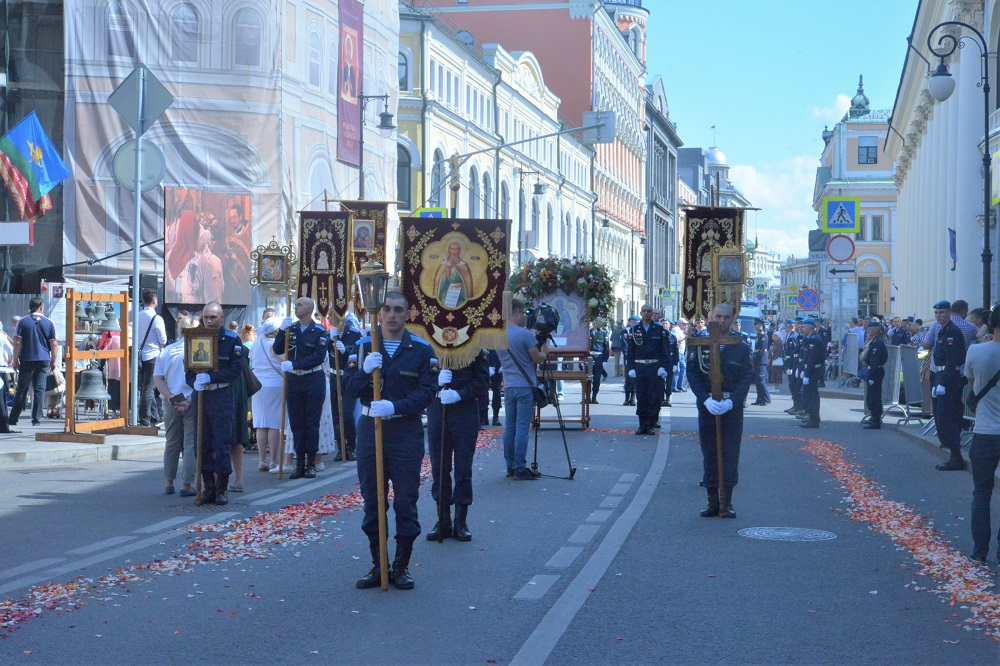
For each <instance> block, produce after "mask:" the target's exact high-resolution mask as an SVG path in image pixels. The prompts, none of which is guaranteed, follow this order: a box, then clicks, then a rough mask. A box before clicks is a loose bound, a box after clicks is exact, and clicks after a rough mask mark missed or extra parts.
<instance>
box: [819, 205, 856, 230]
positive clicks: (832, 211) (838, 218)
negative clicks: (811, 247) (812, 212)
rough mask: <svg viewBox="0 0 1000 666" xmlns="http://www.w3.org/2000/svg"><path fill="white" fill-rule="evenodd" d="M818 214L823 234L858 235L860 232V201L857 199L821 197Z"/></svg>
mask: <svg viewBox="0 0 1000 666" xmlns="http://www.w3.org/2000/svg"><path fill="white" fill-rule="evenodd" d="M820 212H821V213H822V215H823V225H822V228H823V232H824V233H828V234H830V233H844V232H847V233H855V234H856V233H858V232H859V231H861V216H860V213H861V199H860V198H859V197H823V202H822V206H821V207H820Z"/></svg>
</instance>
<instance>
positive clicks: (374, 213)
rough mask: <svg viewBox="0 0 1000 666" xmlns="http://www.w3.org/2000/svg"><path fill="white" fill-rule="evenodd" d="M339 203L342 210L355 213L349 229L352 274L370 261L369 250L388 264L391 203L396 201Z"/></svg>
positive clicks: (380, 260)
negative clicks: (386, 254)
mask: <svg viewBox="0 0 1000 666" xmlns="http://www.w3.org/2000/svg"><path fill="white" fill-rule="evenodd" d="M337 203H339V204H340V207H341V209H342V210H346V211H351V212H353V213H354V224H353V225H352V228H351V229H349V231H350V234H351V242H350V245H349V247H348V250H349V251H350V255H349V256H350V258H351V259H350V263H351V266H352V268H351V271H352V275H353V274H354V273H356V272H358V271H360V270H361V266H362V265H363V264H364V263H365V262H366V261H368V252H369V250H374V252H375V259H376V261H379V262H380V263H381V264H382V265H383V266H386V265H387V264H386V263H385V244H386V238H387V236H388V228H389V223H388V216H389V204H394V203H396V202H395V201H351V200H341V201H338V202H337Z"/></svg>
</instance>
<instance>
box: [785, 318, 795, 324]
mask: <svg viewBox="0 0 1000 666" xmlns="http://www.w3.org/2000/svg"><path fill="white" fill-rule="evenodd" d="M785 323H786V324H794V323H795V321H794V320H792V319H786V320H785Z"/></svg>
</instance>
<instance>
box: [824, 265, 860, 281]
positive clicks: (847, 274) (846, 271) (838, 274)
mask: <svg viewBox="0 0 1000 666" xmlns="http://www.w3.org/2000/svg"><path fill="white" fill-rule="evenodd" d="M830 275H832V276H833V277H835V278H841V279H843V278H852V277H854V276H855V275H857V271H855V269H854V266H851V267H850V268H831V269H830Z"/></svg>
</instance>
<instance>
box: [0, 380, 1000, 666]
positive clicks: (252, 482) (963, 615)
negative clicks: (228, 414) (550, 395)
mask: <svg viewBox="0 0 1000 666" xmlns="http://www.w3.org/2000/svg"><path fill="white" fill-rule="evenodd" d="M578 391H579V389H576V392H574V391H573V388H572V387H570V388H569V390H568V395H567V400H574V399H576V400H578V399H579V392H578ZM600 399H601V404H599V405H594V406H593V411H594V414H595V418H594V423H593V425H594V426H595V429H594V430H591V431H589V432H587V433H580V432H579V431H576V430H573V431H571V432H570V433H569V435H568V436H569V448H570V453H571V456H572V459H573V464H574V465H575V466H576V468H577V472H576V474H575V478H574V479H573V480H566V479H563V478H553V477H562V476H566V475H567V474H568V465H567V461H566V457H565V453H564V450H563V445H562V440H561V438H560V436H559V432H558V431H556V430H546V431H544V432H543V433H542V434H541V436H540V438H539V453H538V460H539V469H540V470H541V471H542V472H544V473H546V474H550V475H552V476H551V477H546V478H543V479H540V480H537V481H521V482H518V481H511V480H508V479H506V478H505V477H504V462H503V455H502V451H501V449H500V445H499V440H498V439H497V438H498V436H499V434H500V429H492V430H490V431H487V432H486V433H485V434H484V436H483V437H482V438H481V449H480V451H479V454H478V457H477V461H476V471H475V478H474V483H475V493H476V501H475V504H474V505H473V507H472V510H471V511H470V527H471V529H472V532H473V535H474V538H473V541H472V542H471V543H458V542H456V541H454V540H447V541H446V542H445V543H443V544H437V543H429V542H427V541H424V540H423V539H422V538H421V540H420V541H418V543H417V545H416V548H415V552H414V557H413V561H412V563H411V573H412V574H413V576H414V578H415V579H416V589H415V590H413V591H411V592H403V591H398V590H395V589H390V590H389V591H388V592H385V593H383V592H381V591H379V590H377V589H376V590H366V591H360V590H356V589H355V588H354V581H355V579H356V578H358V577H359V576H360V575H361V574H363V573H365V572H366V571H367V569H368V567H369V566H370V565H369V563H368V553H367V544H366V542H365V539H364V537H363V535H362V533H361V530H360V520H361V514H360V511H358V510H357V507H358V501H359V499H358V497H357V495H356V492H355V491H356V487H357V484H356V481H357V479H356V476H355V473H354V466H353V464H347V465H341V464H337V463H332V464H329V465H328V467H327V470H326V471H325V472H322V473H321V474H320V477H319V478H318V479H316V480H311V481H310V480H299V481H288V480H283V481H278V480H277V478H276V476H277V475H273V474H262V473H258V472H257V471H256V469H255V468H256V458H255V457H253V456H248V458H247V465H246V468H247V470H248V471H247V473H246V480H245V485H246V492H245V493H242V494H238V493H234V494H232V495H231V498H232V500H233V501H232V502H231V503H230V504H229V506H227V507H220V508H215V507H194V506H193V505H192V503H191V502H190V500H189V499H186V498H185V499H181V498H180V497H178V496H177V495H173V496H166V495H163V494H162V485H163V481H162V472H161V467H162V465H161V461H160V460H159V459H158V457H157V456H156V455H153V454H150V453H148V452H147V453H146V454H145V455H144V457H142V458H141V459H137V460H106V461H100V462H93V463H69V464H60V465H49V466H45V467H32V466H27V465H20V466H11V467H8V468H6V469H4V470H2V471H0V483H2V487H3V488H4V490H5V492H4V493H3V497H2V498H0V521H2V527H3V534H4V535H6V538H4V539H3V540H2V541H0V598H6V599H7V600H8V601H7V602H5V603H4V606H3V608H2V609H0V618H2V621H3V622H4V623H5V625H6V626H7V627H8V633H6V634H5V635H4V639H5V640H4V642H3V643H2V646H3V649H2V650H0V663H25V664H29V663H30V664H96V663H163V662H167V663H176V662H195V661H198V662H204V663H213V664H230V663H231V664H246V663H317V664H318V663H352V664H353V663H358V664H380V663H397V664H441V663H455V664H475V663H478V664H482V663H500V664H503V663H521V664H532V663H543V662H544V663H548V664H581V663H588V664H589V663H595V664H603V663H644V664H647V663H648V664H651V663H670V664H694V663H698V664H703V663H720V664H721V663H850V664H856V663H886V662H891V663H906V664H942V663H956V664H957V663H963V664H964V663H995V662H996V660H997V658H998V656H1000V642H998V640H997V638H1000V636H997V637H994V638H991V637H990V636H988V635H987V633H986V632H987V631H988V630H989V628H988V625H989V624H990V623H992V631H994V632H997V631H1000V596H998V595H997V594H996V590H995V588H993V587H990V586H991V585H993V584H995V582H996V574H997V566H996V564H995V553H996V551H995V548H994V551H993V552H992V553H991V557H990V559H991V563H992V564H991V566H990V567H989V568H988V569H987V568H981V567H976V566H973V565H972V564H971V563H970V562H969V561H968V560H966V559H965V558H964V557H962V556H961V554H962V553H964V552H967V551H968V549H969V547H970V545H971V538H970V536H969V529H968V519H969V504H970V497H971V490H972V482H971V476H970V475H969V474H968V473H950V474H944V473H941V472H938V471H936V470H935V469H934V464H935V463H937V462H939V461H940V460H941V459H943V457H944V456H943V455H942V454H940V453H939V452H938V450H937V449H936V448H934V447H932V446H928V445H926V444H920V443H918V442H916V441H915V440H914V439H913V438H912V437H907V436H904V435H902V434H900V433H898V432H897V430H896V428H895V427H894V426H892V427H888V428H886V429H883V430H881V431H866V430H862V429H861V428H860V426H859V425H858V424H857V421H858V420H859V419H860V416H861V409H862V403H861V402H860V401H858V400H854V399H827V400H825V401H824V403H823V418H824V419H825V421H824V424H823V426H822V427H821V428H820V429H819V430H802V429H800V428H798V427H796V425H795V423H794V419H792V418H791V417H788V416H786V415H785V414H782V413H781V410H782V409H784V408H786V407H787V406H788V404H789V402H788V396H787V393H781V394H778V395H776V396H775V401H774V402H773V403H772V404H771V405H770V406H769V407H764V408H759V407H751V408H750V409H749V410H748V417H747V420H746V435H747V436H746V438H745V440H744V445H743V452H742V460H741V478H740V485H739V486H738V487H737V489H736V493H735V495H734V504H735V506H736V509H737V511H738V512H739V516H738V518H737V519H736V520H732V521H724V520H719V519H703V518H700V517H699V516H698V515H697V514H698V511H699V510H700V509H701V508H702V506H703V505H704V500H705V496H704V490H703V489H702V488H700V487H699V486H698V481H699V479H700V475H701V457H700V452H699V449H698V444H697V438H696V437H695V436H694V434H693V433H694V432H695V431H696V429H697V424H696V415H695V410H694V405H693V398H692V396H691V394H690V393H682V394H677V395H675V396H674V407H673V408H672V409H671V410H669V416H668V415H667V410H664V414H663V417H662V419H661V423H662V425H663V432H662V434H661V435H660V436H659V437H643V438H639V437H636V436H635V435H633V434H631V432H630V430H629V429H631V428H634V422H635V418H634V415H633V414H632V413H631V412H632V408H626V407H622V406H621V385H620V384H617V383H611V384H610V385H608V386H607V388H606V389H604V390H602V392H601V395H600ZM752 399H753V398H751V400H752ZM576 409H578V407H577V408H576ZM571 410H573V408H572V407H567V413H569V412H570V411H571ZM908 428H909V429H910V430H911V431H918V430H919V428H918V427H917V426H916V425H912V426H908ZM806 438H808V439H806ZM851 463H856V465H853V466H852V465H851ZM423 490H424V492H422V498H421V506H420V510H421V516H422V523H423V525H424V529H425V531H426V530H427V529H429V527H430V526H431V525H432V524H433V514H434V507H433V503H432V500H431V498H430V489H429V482H426V483H425V484H424V489H423ZM849 495H850V497H851V499H848V496H849ZM852 511H853V513H854V515H853V518H854V519H852V515H851V514H852ZM390 516H391V514H390ZM994 516H995V517H996V516H1000V502H998V501H996V500H995V501H994ZM995 519H996V518H995ZM390 525H391V520H390ZM753 528H802V529H804V530H808V531H809V532H807V533H806V534H805V535H804V536H805V538H809V539H812V540H809V541H788V540H765V539H759V538H750V537H749V536H746V535H741V533H740V532H741V530H748V529H749V530H752V529H753ZM771 534H772V536H773V532H772V533H771ZM778 536H783V537H784V538H792V537H795V536H799V537H801V536H802V535H801V534H799V535H796V534H793V533H792V532H791V531H788V530H783V531H779V533H778ZM894 539H895V540H894ZM390 548H391V545H390ZM32 586H34V588H33V589H32ZM952 594H954V595H956V596H955V597H954V603H951V601H952V597H951V595H952ZM991 604H992V606H991Z"/></svg>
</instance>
